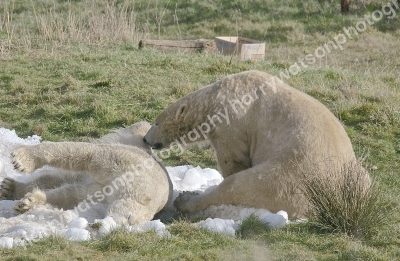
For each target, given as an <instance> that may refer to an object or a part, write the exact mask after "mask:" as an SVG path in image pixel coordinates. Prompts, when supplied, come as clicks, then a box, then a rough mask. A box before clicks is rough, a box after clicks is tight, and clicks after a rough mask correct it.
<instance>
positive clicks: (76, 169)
mask: <svg viewBox="0 0 400 261" xmlns="http://www.w3.org/2000/svg"><path fill="white" fill-rule="evenodd" d="M149 128H150V124H148V123H147V122H139V123H136V124H133V125H131V126H129V127H127V128H124V129H119V130H117V131H115V132H114V133H111V134H108V135H106V136H104V137H102V138H100V139H98V140H95V141H94V142H93V143H83V142H44V143H41V144H38V145H24V146H20V147H17V148H16V149H15V150H14V151H13V152H12V160H13V164H14V166H15V168H16V169H18V170H19V171H22V172H25V173H31V172H33V171H34V170H36V169H39V168H41V167H43V166H45V165H48V166H50V167H53V168H43V169H42V170H41V174H40V175H39V176H38V177H35V178H34V179H33V180H31V181H29V182H27V183H22V182H17V181H15V180H13V179H11V178H6V179H4V180H3V182H2V184H1V186H0V200H1V199H20V201H19V202H18V203H17V205H16V206H15V208H14V209H15V210H16V211H17V212H25V211H28V210H29V209H30V208H32V207H33V206H35V205H45V204H47V203H49V204H51V205H53V206H56V207H59V208H63V209H72V208H74V207H76V206H78V209H79V210H80V211H81V212H84V211H86V210H88V208H94V209H95V210H96V211H97V213H99V215H100V216H101V217H106V216H112V217H113V218H114V219H115V220H116V221H117V222H118V223H121V224H129V225H132V224H137V223H141V222H144V221H149V220H151V219H152V218H153V217H154V215H155V214H156V213H158V212H160V211H161V210H162V209H163V208H164V207H165V206H167V204H168V202H169V200H170V199H171V197H172V183H171V182H170V180H169V176H168V174H167V172H166V170H165V168H164V167H163V166H162V165H160V164H159V163H158V162H157V161H156V160H155V159H154V158H153V157H152V156H151V155H150V153H151V151H150V150H151V149H150V147H149V146H148V145H146V144H145V143H144V142H143V135H144V134H145V133H146V132H147V131H148V130H149ZM56 168H57V169H56Z"/></svg>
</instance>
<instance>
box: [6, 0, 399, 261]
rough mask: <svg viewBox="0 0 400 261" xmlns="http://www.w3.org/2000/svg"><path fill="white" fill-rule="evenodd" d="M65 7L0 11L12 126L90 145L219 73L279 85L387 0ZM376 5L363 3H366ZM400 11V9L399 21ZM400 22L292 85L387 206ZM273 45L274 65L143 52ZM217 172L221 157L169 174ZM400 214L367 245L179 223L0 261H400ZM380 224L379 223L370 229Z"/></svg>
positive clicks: (46, 1)
mask: <svg viewBox="0 0 400 261" xmlns="http://www.w3.org/2000/svg"><path fill="white" fill-rule="evenodd" d="M214 2H215V1H200V0H193V1H190V2H189V1H177V0H171V1H167V0H159V1H144V0H137V1H122V0H116V1H77V0H72V1H66V0H65V1H62V0H40V1H31V0H20V1H11V0H5V1H1V2H0V126H1V127H6V128H10V129H15V130H16V132H17V134H18V135H19V136H21V137H26V136H28V135H33V134H37V135H40V136H42V138H43V140H50V141H63V140H75V141H81V140H87V139H89V138H92V137H99V136H101V135H103V134H105V133H107V132H109V131H110V130H111V129H114V128H118V127H121V126H126V125H129V124H132V123H134V122H136V121H139V120H147V121H149V122H152V121H153V120H154V118H155V117H156V116H157V115H158V114H159V113H160V112H161V111H162V110H163V109H164V108H166V107H167V106H168V105H169V104H171V103H172V102H174V101H175V100H176V99H178V98H179V97H182V96H184V95H185V94H188V93H190V92H192V91H194V90H197V89H199V88H201V87H202V86H205V85H207V84H210V83H213V82H215V81H216V80H218V79H220V78H221V77H223V76H225V75H228V74H232V73H237V72H240V71H243V70H250V69H258V70H263V71H267V72H269V73H271V74H275V75H279V73H280V72H281V71H282V70H285V69H287V68H289V67H290V66H291V65H292V64H294V63H295V62H296V61H298V58H304V57H305V56H306V55H307V54H310V53H314V51H315V50H316V48H318V47H319V46H322V45H323V44H324V43H326V42H328V41H329V40H332V39H333V37H335V36H336V35H337V34H338V33H343V31H342V29H343V27H349V26H355V25H356V23H357V22H358V21H359V20H360V19H363V16H364V14H365V13H366V12H368V11H369V12H371V11H374V10H377V9H380V8H381V7H382V5H383V4H386V3H387V2H388V1H387V2H386V1H378V0H373V1H369V2H368V3H367V2H357V1H352V5H351V9H352V11H351V12H350V14H349V15H346V16H342V15H341V14H340V11H339V10H340V7H339V1H333V2H331V1H311V0H306V1H294V0H291V1H285V3H284V4H282V2H281V1H277V0H267V1H265V0H254V1H242V0H236V1H225V0H224V1H218V3H214ZM362 3H365V4H362ZM399 12H400V10H397V13H399ZM399 16H400V14H397V15H396V17H394V18H393V19H390V20H389V19H383V20H381V21H380V22H378V23H376V24H374V25H373V26H369V27H368V28H367V30H366V31H365V32H364V33H361V34H359V35H358V36H357V37H353V39H351V40H350V39H348V41H347V43H346V44H344V45H343V48H344V49H343V50H334V51H332V53H331V54H330V55H328V56H326V57H324V58H323V59H321V60H317V62H316V63H315V64H312V65H309V66H308V68H307V69H306V70H303V71H302V72H300V73H299V74H297V75H295V76H292V77H291V78H290V79H288V80H286V82H287V83H289V84H290V85H292V86H293V87H295V88H298V89H300V90H302V91H304V92H306V93H308V94H310V95H311V96H313V97H315V98H317V99H318V100H320V101H321V102H322V103H324V104H325V105H326V106H327V107H328V108H329V109H330V110H331V111H332V112H333V113H334V114H335V115H336V116H337V117H338V118H339V119H340V120H341V121H342V122H343V124H344V125H345V129H346V131H347V133H348V134H349V136H350V138H351V140H352V142H353V146H354V150H355V152H356V154H357V156H358V157H362V158H366V159H365V161H364V166H365V167H366V168H367V169H368V170H369V171H370V174H371V176H372V178H373V180H374V181H376V182H377V183H378V185H379V188H380V190H381V191H382V193H381V194H380V195H381V197H382V200H383V201H385V202H388V204H390V205H391V206H392V207H393V208H398V205H399V203H398V202H400V196H399V195H400V193H399V188H400V176H399V172H400V161H399V157H400V78H399V73H398V72H399V70H400V62H399V59H398V57H399V48H398V42H399V40H400V30H399V28H400V20H399ZM237 34H239V35H240V36H244V37H250V38H254V39H257V40H263V41H265V42H266V58H265V61H262V62H243V61H240V60H238V59H236V58H235V57H222V56H220V55H217V54H204V53H199V54H186V53H161V52H158V51H155V50H151V49H143V50H138V48H137V46H138V41H139V40H140V39H142V38H152V39H157V38H160V39H198V38H213V37H215V36H222V35H237ZM187 163H188V164H193V165H200V166H202V167H216V162H215V157H214V154H213V152H212V150H211V149H210V148H209V147H205V148H192V149H190V150H189V151H187V152H186V153H184V154H183V155H181V156H176V155H175V156H173V157H171V158H170V159H168V161H166V164H167V165H170V166H171V165H180V164H187ZM399 222H400V214H399V213H398V212H394V213H392V214H391V216H390V217H389V223H388V224H387V225H385V226H384V227H383V228H382V229H380V230H379V231H378V232H377V233H376V234H374V235H373V236H372V237H369V238H365V239H363V240H362V241H361V240H359V239H356V238H352V237H349V236H347V235H346V233H340V232H337V233H327V232H324V231H321V230H320V229H318V228H317V227H315V226H313V225H312V224H309V223H304V224H292V225H289V226H287V227H285V228H283V229H279V230H269V229H266V228H265V227H263V226H262V225H261V224H259V222H258V221H257V220H254V219H249V220H247V221H246V222H244V224H243V226H242V228H241V230H240V233H238V235H237V237H236V238H228V237H223V236H220V235H215V234H212V233H209V232H206V231H204V230H198V229H193V228H191V227H190V226H189V225H188V224H187V223H185V222H173V226H172V227H171V228H170V229H169V230H170V232H171V234H172V237H171V238H163V239H160V238H158V237H157V236H155V235H154V234H152V233H146V234H140V235H131V234H127V233H125V232H123V231H118V232H115V233H112V234H110V235H109V236H107V237H105V238H103V239H100V240H97V241H89V242H83V243H78V242H68V241H65V240H62V239H59V238H50V239H44V240H41V241H39V242H36V243H33V244H32V245H30V246H27V248H26V249H22V248H16V249H12V250H5V249H1V250H0V259H2V260H257V258H259V259H261V260H264V259H266V258H264V257H269V258H271V259H273V260H397V259H400V250H399V249H400V239H399V236H398V235H399V234H400V226H399ZM371 226H373V224H371Z"/></svg>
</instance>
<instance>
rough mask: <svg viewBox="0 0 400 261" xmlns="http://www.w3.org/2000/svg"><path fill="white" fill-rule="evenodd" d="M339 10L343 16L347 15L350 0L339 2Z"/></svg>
mask: <svg viewBox="0 0 400 261" xmlns="http://www.w3.org/2000/svg"><path fill="white" fill-rule="evenodd" d="M340 6H341V10H342V13H343V14H347V13H348V12H349V11H350V0H341V2H340Z"/></svg>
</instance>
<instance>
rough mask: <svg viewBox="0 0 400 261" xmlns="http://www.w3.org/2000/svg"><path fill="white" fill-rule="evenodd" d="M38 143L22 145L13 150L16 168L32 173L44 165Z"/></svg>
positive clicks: (13, 161) (12, 156) (12, 154)
mask: <svg viewBox="0 0 400 261" xmlns="http://www.w3.org/2000/svg"><path fill="white" fill-rule="evenodd" d="M37 146H38V145H22V146H19V147H18V148H16V149H15V150H14V151H13V152H11V159H12V164H13V165H14V168H15V169H16V170H18V171H20V172H24V173H31V172H33V171H35V170H36V169H38V168H41V167H43V166H44V162H43V160H42V158H41V153H39V152H38V151H37Z"/></svg>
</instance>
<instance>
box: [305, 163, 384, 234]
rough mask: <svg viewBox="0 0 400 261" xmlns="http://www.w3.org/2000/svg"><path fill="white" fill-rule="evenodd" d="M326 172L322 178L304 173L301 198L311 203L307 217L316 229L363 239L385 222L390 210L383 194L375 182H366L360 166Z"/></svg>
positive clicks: (365, 173)
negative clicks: (303, 197)
mask: <svg viewBox="0 0 400 261" xmlns="http://www.w3.org/2000/svg"><path fill="white" fill-rule="evenodd" d="M328 171H329V172H330V173H329V174H328V175H325V177H321V176H319V175H316V174H315V173H311V174H312V175H310V173H304V174H303V175H304V179H303V185H304V186H303V189H304V195H305V197H306V198H307V200H308V201H309V204H310V208H309V213H308V216H309V218H310V221H311V222H312V223H313V224H314V225H315V226H317V227H319V228H320V229H322V230H325V231H327V232H343V233H345V234H347V235H348V236H351V237H355V238H365V237H369V236H371V235H373V234H375V233H376V232H377V231H378V230H379V229H380V228H382V227H383V226H385V225H386V224H387V223H388V221H389V217H390V212H391V210H390V208H389V205H388V203H386V202H385V201H384V197H383V191H382V189H381V188H380V187H379V185H378V183H376V182H373V183H370V182H366V177H368V176H367V171H366V170H365V169H364V168H362V167H361V166H360V164H359V163H349V164H344V165H343V166H342V167H341V168H340V169H339V170H337V171H336V170H328ZM326 177H329V178H326ZM366 184H367V185H366Z"/></svg>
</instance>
